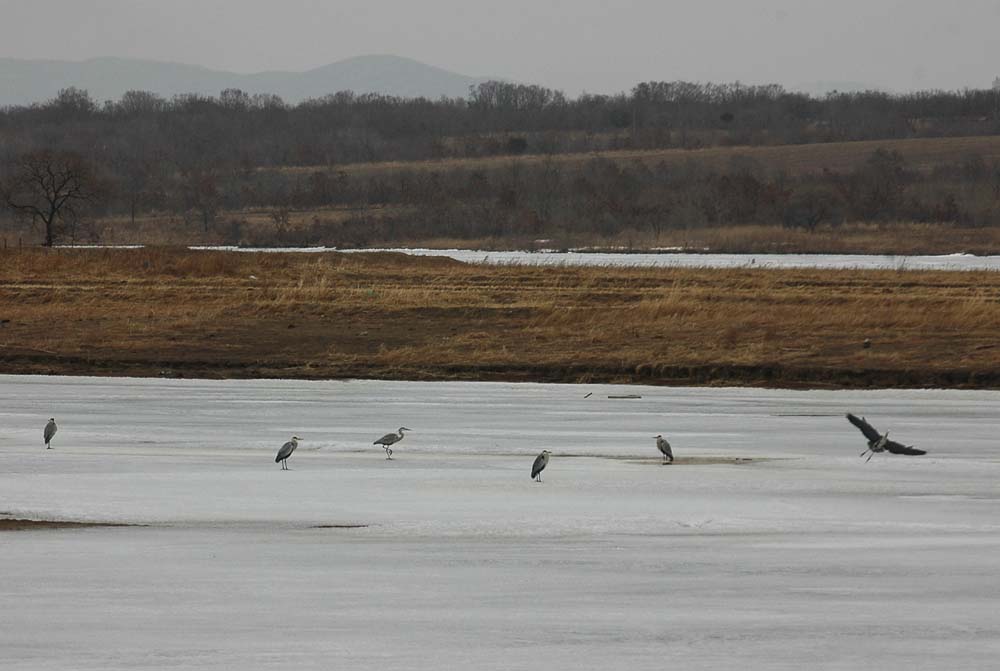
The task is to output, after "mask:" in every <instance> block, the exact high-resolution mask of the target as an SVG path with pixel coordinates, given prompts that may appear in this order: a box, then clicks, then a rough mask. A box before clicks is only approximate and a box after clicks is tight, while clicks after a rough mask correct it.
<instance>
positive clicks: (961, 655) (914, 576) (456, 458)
mask: <svg viewBox="0 0 1000 671" xmlns="http://www.w3.org/2000/svg"><path fill="white" fill-rule="evenodd" d="M622 393H628V394H640V395H642V398H641V399H636V400H613V399H609V398H608V396H609V395H615V394H622ZM587 394H592V395H591V396H590V397H589V398H585V396H586V395H587ZM998 404H1000V394H998V393H994V392H971V391H908V392H907V391H887V392H794V391H775V390H743V389H678V388H655V387H634V386H630V387H627V388H620V387H613V386H599V385H514V384H502V383H405V382H364V381H354V382H325V383H324V382H291V381H227V382H221V381H190V380H131V379H98V378H55V377H53V378H42V377H0V453H2V456H3V464H4V466H3V469H2V470H0V511H2V513H3V516H6V517H15V518H26V517H30V518H36V519H60V520H79V521H102V522H117V523H131V524H141V525H146V526H142V527H122V528H97V527H95V528H82V529H64V530H45V531H41V530H39V531H26V532H0V565H2V566H3V572H4V577H3V580H2V581H0V606H2V607H0V668H2V669H5V670H9V669H33V670H34V669H138V668H171V667H172V668H183V669H286V668H304V669H335V668H344V669H378V670H395V669H434V670H439V669H449V668H455V669H459V668H462V669H464V668H468V669H568V668H574V669H577V668H578V669H657V670H659V669H663V668H670V667H673V668H678V669H720V668H737V667H738V668H741V669H775V668H787V669H802V668H829V669H858V668H872V669H875V668H878V669H941V668H962V669H991V668H996V660H997V659H998V658H1000V606H998V604H1000V561H998V559H997V558H998V557H1000V453H998V450H997V441H996V437H997V436H998V435H1000V414H998V413H997V412H996V409H997V407H998ZM846 411H854V412H857V413H863V414H865V415H866V416H867V417H868V418H869V420H871V421H872V423H873V424H875V426H876V427H879V428H883V429H885V428H888V429H891V430H892V436H893V438H895V439H897V440H900V441H903V442H906V443H915V444H916V445H917V446H919V447H923V448H925V449H927V450H928V451H929V452H930V454H929V455H928V456H926V457H916V458H906V457H891V456H886V455H876V457H875V458H874V459H873V460H872V461H871V462H870V463H868V464H865V463H864V461H863V460H862V459H859V458H858V454H859V453H860V452H861V451H862V449H864V441H863V438H862V437H861V435H860V434H859V433H858V432H857V430H856V429H854V428H853V427H852V426H851V425H850V424H848V423H847V421H846V420H845V419H844V418H843V413H844V412H846ZM50 416H55V417H56V418H57V421H58V422H59V426H60V430H59V433H58V434H57V436H56V438H55V440H54V441H53V446H54V447H55V449H53V450H50V451H46V450H44V446H43V445H42V438H41V433H42V427H43V426H44V424H45V420H47V419H48V417H50ZM400 425H405V426H408V427H411V428H413V429H414V432H413V433H412V434H410V435H408V436H407V438H406V439H405V440H404V441H403V442H402V443H401V444H400V445H399V446H398V449H397V450H396V453H395V457H396V458H395V459H394V460H393V461H391V462H389V461H386V460H385V458H384V455H383V453H382V452H381V450H380V449H378V448H376V447H373V446H372V445H371V441H372V440H373V439H374V438H376V437H378V436H380V435H381V434H383V433H385V432H387V431H389V430H393V429H395V428H397V427H398V426H400ZM661 432H662V433H664V434H665V435H666V436H667V437H668V438H669V439H670V441H671V442H672V444H673V445H674V451H675V454H677V455H678V457H680V458H695V459H696V461H697V463H695V464H694V465H690V464H689V465H684V464H677V465H674V466H660V465H659V464H658V460H657V455H656V452H655V448H654V444H653V440H652V436H655V435H656V434H657V433H661ZM292 433H296V434H298V435H299V436H301V437H302V438H303V439H304V440H303V442H302V444H301V447H300V448H299V450H298V451H297V452H296V453H295V454H294V455H293V456H292V458H291V459H290V460H289V466H290V467H291V468H292V469H293V470H291V471H289V472H282V471H281V470H280V468H279V467H278V466H277V465H276V464H274V461H273V459H274V453H275V452H276V450H277V448H278V447H279V446H280V445H281V443H283V442H284V441H285V440H287V439H288V437H289V436H291V435H292ZM543 448H548V449H550V450H552V451H553V453H554V454H553V457H552V461H551V463H550V465H549V468H548V469H547V470H546V471H545V473H544V474H543V478H544V483H542V484H535V483H533V482H531V480H530V478H529V473H528V471H529V468H530V464H531V461H532V459H533V457H534V456H535V454H537V453H538V452H539V451H540V450H541V449H543ZM710 457H730V458H734V459H735V458H751V457H752V458H759V459H760V460H757V461H753V462H751V463H739V464H737V463H718V464H711V463H707V462H709V461H711V460H710V459H709V458H710ZM339 527H360V528H339Z"/></svg>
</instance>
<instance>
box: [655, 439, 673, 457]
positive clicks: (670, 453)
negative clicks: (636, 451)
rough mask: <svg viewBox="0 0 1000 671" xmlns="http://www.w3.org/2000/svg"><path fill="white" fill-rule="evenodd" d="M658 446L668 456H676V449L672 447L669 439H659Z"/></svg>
mask: <svg viewBox="0 0 1000 671" xmlns="http://www.w3.org/2000/svg"><path fill="white" fill-rule="evenodd" d="M657 447H659V448H660V452H663V454H665V455H667V456H668V457H673V456H674V451H673V450H671V449H670V443H668V442H667V441H665V440H661V441H659V443H657Z"/></svg>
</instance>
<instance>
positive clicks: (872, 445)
mask: <svg viewBox="0 0 1000 671" xmlns="http://www.w3.org/2000/svg"><path fill="white" fill-rule="evenodd" d="M847 421H849V422H850V423H851V424H853V425H854V426H856V427H858V428H859V429H861V433H863V434H865V438H867V439H868V449H867V450H865V451H864V452H862V453H861V456H862V457H863V456H865V455H866V454H868V453H869V452H871V454H868V459H866V460H865V463H866V464H867V463H868V462H869V461H871V460H872V457H874V456H875V453H876V452H889V453H890V454H908V455H911V456H919V455H921V454H927V452H926V451H925V450H918V449H916V448H915V447H913V446H912V445H903V444H902V443H897V442H896V441H894V440H889V432H888V431H886V432H885V433H884V434H882V433H879V432H878V431H876V430H875V427H874V426H872V425H871V424H869V423H868V421H867V420H866V419H865V418H864V417H861V418H858V417H856V416H854V415H852V414H851V413H847Z"/></svg>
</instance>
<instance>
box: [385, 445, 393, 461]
mask: <svg viewBox="0 0 1000 671" xmlns="http://www.w3.org/2000/svg"><path fill="white" fill-rule="evenodd" d="M385 458H386V459H392V450H390V449H389V448H388V447H387V448H385Z"/></svg>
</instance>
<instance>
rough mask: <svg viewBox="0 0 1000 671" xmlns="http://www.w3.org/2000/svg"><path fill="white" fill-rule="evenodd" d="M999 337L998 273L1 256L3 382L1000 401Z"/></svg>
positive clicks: (171, 253)
mask: <svg viewBox="0 0 1000 671" xmlns="http://www.w3.org/2000/svg"><path fill="white" fill-rule="evenodd" d="M998 332H1000V274H997V273H979V272H969V273H959V272H956V273H944V272H919V273H918V272H910V271H902V272H900V271H828V270H782V271H776V270H754V269H733V270H700V269H634V268H530V267H489V266H474V265H465V264H461V263H458V262H455V261H452V260H449V259H434V258H412V257H407V256H403V255H397V254H365V255H339V254H319V255H310V254H235V253H225V252H191V251H188V250H183V249H168V248H148V249H142V250H49V251H46V250H36V249H32V250H24V251H15V250H8V251H4V252H0V372H2V373H50V374H97V375H139V376H155V375H164V376H171V377H174V376H187V377H291V378H314V379H320V378H347V377H370V378H393V379H425V380H435V379H459V380H481V379H486V380H533V381H556V382H587V381H595V382H596V381H602V382H635V383H652V384H749V385H766V386H798V387H805V386H808V387H876V386H877V387H885V386H889V387H892V386H898V387H904V386H905V387H910V386H946V387H981V388H1000V346H998V342H997V333H998ZM866 338H870V339H871V341H872V345H871V347H870V348H865V347H863V346H862V343H863V341H864V340H865V339H866Z"/></svg>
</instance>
